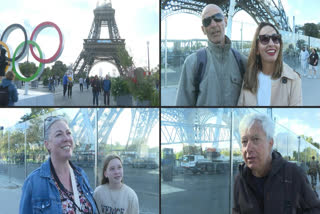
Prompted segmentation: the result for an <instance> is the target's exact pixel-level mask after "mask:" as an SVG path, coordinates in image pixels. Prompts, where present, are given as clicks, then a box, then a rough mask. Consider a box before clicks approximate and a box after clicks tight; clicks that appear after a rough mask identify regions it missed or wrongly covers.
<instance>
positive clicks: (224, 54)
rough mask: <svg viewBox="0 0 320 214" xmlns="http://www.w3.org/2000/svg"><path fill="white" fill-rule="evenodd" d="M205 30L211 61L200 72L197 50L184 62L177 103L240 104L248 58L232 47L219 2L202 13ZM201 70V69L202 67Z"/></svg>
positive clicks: (197, 104) (207, 54)
mask: <svg viewBox="0 0 320 214" xmlns="http://www.w3.org/2000/svg"><path fill="white" fill-rule="evenodd" d="M201 19H202V26H201V29H202V32H203V33H204V34H205V35H206V36H207V38H208V47H206V48H205V55H206V56H207V62H206V63H204V64H206V65H205V69H204V70H203V71H202V72H200V73H201V75H200V76H201V78H199V79H200V81H199V79H198V80H197V78H198V77H199V75H198V74H199V67H200V66H199V64H198V63H197V61H198V58H197V53H193V54H191V55H190V56H188V57H187V58H186V60H185V62H184V65H183V69H182V73H181V77H180V82H179V87H178V93H177V99H176V105H177V106H236V105H237V102H238V98H239V95H240V89H241V85H242V76H243V74H241V68H240V67H241V66H240V64H239V62H240V63H241V64H242V68H243V69H242V71H243V72H244V70H245V68H246V64H247V58H246V57H244V56H243V55H241V54H240V53H238V56H239V60H237V59H236V58H235V54H233V53H232V50H231V40H230V39H229V38H228V37H227V36H226V35H225V28H226V26H227V17H225V16H224V15H223V12H222V10H221V8H220V7H218V6H217V5H215V4H209V5H207V6H206V7H205V8H204V9H203V11H202V15H201ZM200 70H201V69H200Z"/></svg>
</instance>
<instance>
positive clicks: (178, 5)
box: [161, 0, 292, 31]
mask: <svg viewBox="0 0 320 214" xmlns="http://www.w3.org/2000/svg"><path fill="white" fill-rule="evenodd" d="M207 4H216V5H218V6H219V7H220V8H221V9H222V11H223V12H224V13H225V14H228V12H229V4H230V1H229V0H161V20H164V19H165V18H167V17H168V16H170V15H173V14H177V13H189V14H194V15H197V16H199V17H200V16H201V11H202V9H203V8H204V7H205V6H206V5H207ZM240 10H244V11H246V12H247V13H248V14H249V15H250V16H251V17H252V18H253V19H254V20H255V22H256V23H257V24H258V23H260V22H262V21H263V22H269V23H272V24H274V25H275V26H276V27H277V28H278V29H279V30H285V31H292V30H291V28H290V27H289V24H288V19H287V16H286V14H285V11H284V8H283V6H282V3H281V0H278V4H276V3H275V1H274V0H236V5H235V10H234V12H235V13H236V12H238V11H240Z"/></svg>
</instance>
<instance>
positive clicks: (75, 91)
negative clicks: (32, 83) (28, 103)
mask: <svg viewBox="0 0 320 214" xmlns="http://www.w3.org/2000/svg"><path fill="white" fill-rule="evenodd" d="M22 89H24V86H23V87H22ZM29 90H32V91H41V92H46V93H53V92H50V91H49V89H48V87H45V86H43V85H39V87H38V88H30V89H29ZM54 105H55V106H93V95H92V88H91V87H89V89H87V88H86V87H83V92H81V91H80V85H79V84H74V86H73V87H72V97H71V98H68V94H67V92H66V96H65V97H64V96H63V86H62V85H59V86H57V87H56V89H55V92H54ZM115 105H116V103H115V101H114V98H113V97H112V96H110V106H115ZM99 106H105V105H104V102H103V93H100V95H99Z"/></svg>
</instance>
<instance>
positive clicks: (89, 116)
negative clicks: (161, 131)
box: [70, 108, 159, 148]
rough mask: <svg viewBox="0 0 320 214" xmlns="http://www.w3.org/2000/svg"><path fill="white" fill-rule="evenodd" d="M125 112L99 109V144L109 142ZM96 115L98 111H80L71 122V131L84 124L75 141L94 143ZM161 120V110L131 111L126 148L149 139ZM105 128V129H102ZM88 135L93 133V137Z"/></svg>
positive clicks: (138, 109)
mask: <svg viewBox="0 0 320 214" xmlns="http://www.w3.org/2000/svg"><path fill="white" fill-rule="evenodd" d="M122 112H123V108H110V109H103V108H99V109H97V114H98V121H99V122H98V127H99V135H98V143H99V142H107V141H108V138H109V136H110V133H111V131H112V128H113V127H114V125H115V123H116V121H117V120H118V118H119V116H120V115H121V113H122ZM95 113H96V109H93V108H89V109H83V108H81V109H79V111H78V112H77V114H76V115H75V117H74V118H73V119H72V121H71V122H70V127H71V129H72V130H73V129H75V128H76V126H77V124H83V125H82V126H80V130H78V131H74V133H75V136H74V137H75V139H87V141H88V142H84V144H83V145H87V144H89V143H90V142H94V141H95V139H94V134H93V133H94V132H95V128H94V127H95ZM158 120H159V109H154V108H132V109H131V121H130V122H131V126H130V131H129V135H128V140H127V144H126V148H127V147H128V145H130V144H131V143H132V142H133V140H134V139H144V140H146V139H148V137H149V135H150V132H151V130H152V128H153V127H154V125H155V124H156V123H157V122H158ZM101 127H103V128H101ZM87 133H92V134H91V135H90V134H89V135H88V134H87Z"/></svg>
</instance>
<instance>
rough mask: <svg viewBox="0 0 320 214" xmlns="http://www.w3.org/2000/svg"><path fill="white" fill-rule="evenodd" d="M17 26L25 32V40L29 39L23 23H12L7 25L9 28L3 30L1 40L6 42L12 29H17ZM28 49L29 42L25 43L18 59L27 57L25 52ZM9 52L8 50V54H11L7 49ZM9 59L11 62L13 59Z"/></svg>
mask: <svg viewBox="0 0 320 214" xmlns="http://www.w3.org/2000/svg"><path fill="white" fill-rule="evenodd" d="M17 28H20V29H21V30H22V32H23V34H24V40H25V41H27V40H28V36H27V32H26V30H25V29H24V27H23V26H22V25H20V24H12V25H10V26H9V27H7V28H6V29H5V30H4V31H3V33H2V35H1V39H0V40H1V41H2V42H4V43H6V42H7V39H8V37H9V35H10V33H11V32H12V31H14V30H15V29H17ZM26 49H27V43H25V45H24V46H23V49H22V52H21V53H20V54H19V55H18V56H17V60H19V59H23V58H24V57H25V54H26V53H27V51H26ZM7 52H8V54H9V51H7ZM8 60H9V61H10V62H12V59H11V58H10V57H9V58H8Z"/></svg>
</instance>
